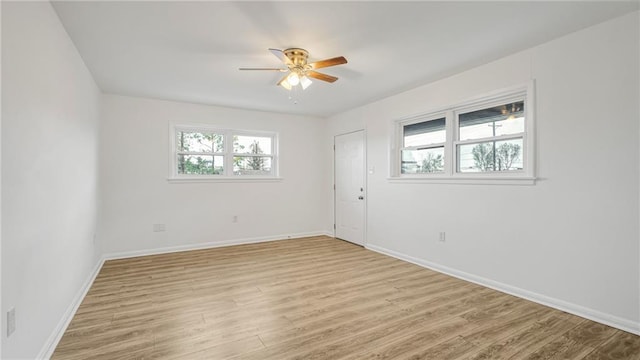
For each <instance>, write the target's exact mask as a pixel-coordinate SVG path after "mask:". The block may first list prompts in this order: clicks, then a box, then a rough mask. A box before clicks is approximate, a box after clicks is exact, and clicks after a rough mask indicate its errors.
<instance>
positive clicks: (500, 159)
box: [458, 139, 524, 172]
mask: <svg viewBox="0 0 640 360" xmlns="http://www.w3.org/2000/svg"><path fill="white" fill-rule="evenodd" d="M523 168H524V167H523V162H522V139H513V140H503V141H488V142H482V143H477V144H465V145H458V170H459V171H460V172H486V171H514V170H522V169H523Z"/></svg>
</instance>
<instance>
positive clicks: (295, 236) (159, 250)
mask: <svg viewBox="0 0 640 360" xmlns="http://www.w3.org/2000/svg"><path fill="white" fill-rule="evenodd" d="M323 235H324V236H330V237H333V235H330V234H329V233H327V232H325V231H315V232H306V233H296V234H286V235H274V236H262V237H255V238H244V239H233V240H224V241H213V242H207V243H197V244H187V245H178V246H169V247H163V248H156V249H145V250H134V251H124V252H117V253H109V254H105V255H103V258H104V259H105V260H115V259H126V258H131V257H138V256H147V255H158V254H168V253H173V252H180V251H191V250H201V249H211V248H217V247H223V246H232V245H245V244H257V243H261V242H267V241H280V240H293V239H299V238H303V237H310V236H323Z"/></svg>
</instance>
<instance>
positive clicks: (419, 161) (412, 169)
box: [401, 146, 444, 174]
mask: <svg viewBox="0 0 640 360" xmlns="http://www.w3.org/2000/svg"><path fill="white" fill-rule="evenodd" d="M401 171H402V173H403V174H422V173H434V172H442V171H444V146H442V147H437V148H431V149H421V150H402V166H401Z"/></svg>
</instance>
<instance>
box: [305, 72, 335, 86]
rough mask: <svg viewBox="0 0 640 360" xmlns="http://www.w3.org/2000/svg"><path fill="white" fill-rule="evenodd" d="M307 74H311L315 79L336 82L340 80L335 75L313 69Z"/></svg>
mask: <svg viewBox="0 0 640 360" xmlns="http://www.w3.org/2000/svg"><path fill="white" fill-rule="evenodd" d="M307 76H310V77H312V78H314V79H318V80H322V81H326V82H330V83H332V82H335V81H336V80H338V78H337V77H335V76H331V75H327V74H323V73H319V72H317V71H313V70H309V71H307Z"/></svg>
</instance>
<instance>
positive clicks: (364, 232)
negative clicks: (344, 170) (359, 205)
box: [332, 129, 369, 248]
mask: <svg viewBox="0 0 640 360" xmlns="http://www.w3.org/2000/svg"><path fill="white" fill-rule="evenodd" d="M358 132H361V133H362V162H363V164H362V165H363V166H362V171H363V174H362V180H363V186H364V200H363V202H364V204H363V206H364V209H363V212H362V214H363V219H362V244H356V243H352V242H350V241H348V240H344V241H347V242H349V243H351V244H354V245H358V246H362V247H364V248H366V247H367V244H368V241H367V219H368V218H369V216H368V213H367V212H368V211H367V209H368V206H367V204H368V200H369V198H368V194H369V186H368V180H369V179H368V176H367V175H368V170H367V131H366V129H358V130H353V131H347V132H345V133H340V134H336V135H334V136H333V159H332V160H333V237H334V238H335V237H336V224H337V218H336V190H337V189H336V180H337V179H336V137H338V136H342V135H349V134H354V133H358Z"/></svg>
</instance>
